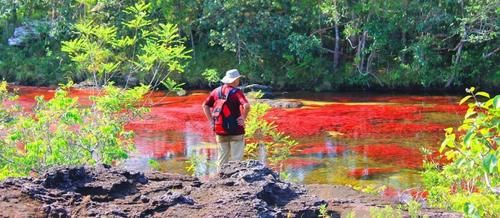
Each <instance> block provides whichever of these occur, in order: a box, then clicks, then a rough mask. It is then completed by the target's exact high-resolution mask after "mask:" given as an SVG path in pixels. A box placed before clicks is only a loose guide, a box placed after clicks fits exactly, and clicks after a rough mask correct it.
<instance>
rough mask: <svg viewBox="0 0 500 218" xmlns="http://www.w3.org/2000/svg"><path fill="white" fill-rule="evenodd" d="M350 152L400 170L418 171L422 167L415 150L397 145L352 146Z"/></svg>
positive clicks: (419, 156)
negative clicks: (392, 165)
mask: <svg viewBox="0 0 500 218" xmlns="http://www.w3.org/2000/svg"><path fill="white" fill-rule="evenodd" d="M351 150H352V151H354V152H356V153H357V154H359V155H363V156H365V157H368V158H371V159H373V160H377V161H381V162H384V163H389V164H395V165H397V166H400V167H402V168H411V169H419V168H421V167H422V161H423V157H422V155H421V154H420V152H419V150H417V149H415V148H409V147H403V146H400V145H397V144H379V145H359V146H354V147H352V148H351Z"/></svg>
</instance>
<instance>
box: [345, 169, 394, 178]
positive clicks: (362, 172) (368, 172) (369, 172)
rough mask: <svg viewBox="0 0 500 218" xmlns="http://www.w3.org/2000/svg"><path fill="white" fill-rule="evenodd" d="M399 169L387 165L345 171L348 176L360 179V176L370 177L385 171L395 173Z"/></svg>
mask: <svg viewBox="0 0 500 218" xmlns="http://www.w3.org/2000/svg"><path fill="white" fill-rule="evenodd" d="M398 171H399V169H397V168H395V167H387V168H378V167H375V168H356V169H352V170H349V172H348V173H347V175H348V176H351V177H354V178H357V179H360V178H362V177H371V176H374V175H378V174H385V173H395V172H398Z"/></svg>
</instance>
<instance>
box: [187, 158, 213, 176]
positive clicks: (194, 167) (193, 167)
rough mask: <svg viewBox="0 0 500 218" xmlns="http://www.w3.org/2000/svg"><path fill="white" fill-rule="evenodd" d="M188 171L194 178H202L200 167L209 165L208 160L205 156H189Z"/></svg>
mask: <svg viewBox="0 0 500 218" xmlns="http://www.w3.org/2000/svg"><path fill="white" fill-rule="evenodd" d="M186 163H187V166H186V171H187V172H188V173H189V174H191V175H192V176H201V173H202V172H201V171H200V170H199V168H200V167H202V166H206V165H208V164H209V163H208V159H207V157H206V156H205V155H202V154H197V153H193V154H190V155H189V158H188V160H187V161H186Z"/></svg>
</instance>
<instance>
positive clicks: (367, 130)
mask: <svg viewBox="0 0 500 218" xmlns="http://www.w3.org/2000/svg"><path fill="white" fill-rule="evenodd" d="M424 110H425V108H424V107H422V106H401V105H345V104H335V105H328V106H323V107H319V108H308V109H299V110H283V109H273V110H272V111H271V113H269V115H268V116H266V119H268V120H269V121H272V122H275V123H276V124H277V125H278V129H279V130H280V131H283V132H285V133H286V134H290V135H292V136H294V137H304V136H312V135H317V134H319V133H321V132H323V131H331V130H334V131H337V132H340V133H342V134H344V135H345V136H346V137H363V136H372V135H380V134H388V133H397V134H398V135H414V134H416V133H419V132H434V131H436V130H441V129H444V128H445V127H446V126H443V125H439V124H432V123H429V124H426V123H425V124H418V123H416V122H418V121H422V120H423V115H422V111H424Z"/></svg>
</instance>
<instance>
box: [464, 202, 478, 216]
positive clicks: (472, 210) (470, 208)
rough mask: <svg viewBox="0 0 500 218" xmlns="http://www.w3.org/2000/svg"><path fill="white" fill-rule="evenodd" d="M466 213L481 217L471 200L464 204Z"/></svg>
mask: <svg viewBox="0 0 500 218" xmlns="http://www.w3.org/2000/svg"><path fill="white" fill-rule="evenodd" d="M464 213H465V214H466V215H468V217H473V218H476V217H477V218H479V217H480V216H479V214H478V211H477V209H476V207H475V206H474V204H473V203H470V202H467V203H465V205H464Z"/></svg>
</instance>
